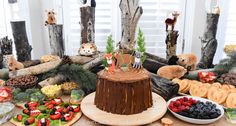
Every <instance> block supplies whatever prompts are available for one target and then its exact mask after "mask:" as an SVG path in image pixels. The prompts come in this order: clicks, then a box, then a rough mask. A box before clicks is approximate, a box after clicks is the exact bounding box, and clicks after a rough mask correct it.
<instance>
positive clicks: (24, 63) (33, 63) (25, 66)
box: [22, 60, 41, 68]
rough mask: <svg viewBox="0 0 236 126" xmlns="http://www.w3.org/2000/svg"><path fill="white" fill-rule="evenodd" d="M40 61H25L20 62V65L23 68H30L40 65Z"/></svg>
mask: <svg viewBox="0 0 236 126" xmlns="http://www.w3.org/2000/svg"><path fill="white" fill-rule="evenodd" d="M40 63H41V61H40V60H29V61H25V62H22V64H23V65H24V68H27V67H30V66H35V65H38V64H40Z"/></svg>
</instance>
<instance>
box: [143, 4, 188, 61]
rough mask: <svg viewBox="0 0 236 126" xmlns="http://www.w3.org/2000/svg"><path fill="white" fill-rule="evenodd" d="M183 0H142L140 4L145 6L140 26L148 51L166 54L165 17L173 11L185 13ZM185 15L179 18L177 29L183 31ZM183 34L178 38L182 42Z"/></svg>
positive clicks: (163, 55)
mask: <svg viewBox="0 0 236 126" xmlns="http://www.w3.org/2000/svg"><path fill="white" fill-rule="evenodd" d="M184 4H185V2H184V1H183V0H140V5H141V6H142V7H143V15H142V16H141V19H140V21H139V27H140V28H141V29H142V31H143V32H144V35H145V39H146V49H147V52H149V53H152V54H155V55H158V56H161V57H163V58H165V56H166V44H165V38H166V31H165V19H166V18H167V17H168V15H170V14H171V13H172V12H173V11H180V13H182V12H183V13H184V11H185V10H184V9H185V8H184ZM183 17H184V15H181V17H179V18H178V20H177V24H176V27H175V30H178V31H179V34H181V33H182V30H183V27H184V25H183V24H181V23H182V22H183V21H182V20H183V19H184V18H183ZM180 41H181V36H179V38H178V42H177V43H180Z"/></svg>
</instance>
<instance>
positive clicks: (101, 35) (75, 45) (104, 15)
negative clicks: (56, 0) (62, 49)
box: [63, 0, 112, 55]
mask: <svg viewBox="0 0 236 126" xmlns="http://www.w3.org/2000/svg"><path fill="white" fill-rule="evenodd" d="M96 3H97V6H96V10H95V13H96V14H95V16H96V17H95V42H96V45H97V47H98V49H99V50H100V51H104V49H105V45H106V39H107V36H108V35H109V34H110V33H111V29H112V24H111V22H112V18H111V17H112V16H111V15H112V11H111V8H112V7H111V5H112V1H111V0H97V1H96ZM63 6H64V24H65V34H66V35H65V36H66V53H67V54H69V55H76V54H77V52H78V49H79V47H80V40H81V35H80V32H81V28H80V24H79V22H80V0H64V1H63Z"/></svg>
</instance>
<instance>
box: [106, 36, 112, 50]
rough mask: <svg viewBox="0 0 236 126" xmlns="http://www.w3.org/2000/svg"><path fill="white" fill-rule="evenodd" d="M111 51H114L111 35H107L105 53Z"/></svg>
mask: <svg viewBox="0 0 236 126" xmlns="http://www.w3.org/2000/svg"><path fill="white" fill-rule="evenodd" d="M113 52H114V45H113V40H112V35H109V36H108V38H107V46H106V53H113Z"/></svg>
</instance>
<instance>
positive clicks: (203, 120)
mask: <svg viewBox="0 0 236 126" xmlns="http://www.w3.org/2000/svg"><path fill="white" fill-rule="evenodd" d="M183 97H187V98H192V99H194V100H198V101H202V102H207V101H209V102H212V103H213V104H215V105H216V108H218V109H220V111H221V115H220V116H219V117H217V118H214V119H194V118H189V117H185V116H182V115H180V114H178V113H175V112H173V111H172V110H170V109H169V104H170V102H171V101H175V100H177V99H179V98H183ZM167 108H168V110H169V111H170V112H171V113H172V114H173V115H174V116H175V117H177V118H179V119H180V120H183V121H185V122H189V123H193V124H209V123H213V122H215V121H217V120H218V119H220V118H221V117H222V116H223V115H224V109H223V107H222V106H221V105H219V104H217V103H215V102H213V101H210V100H207V99H204V98H199V97H194V96H179V97H174V98H172V99H170V100H169V101H168V102H167Z"/></svg>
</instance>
